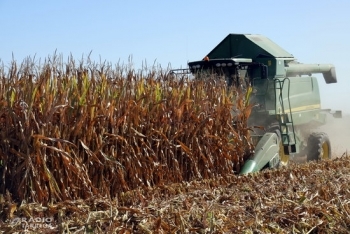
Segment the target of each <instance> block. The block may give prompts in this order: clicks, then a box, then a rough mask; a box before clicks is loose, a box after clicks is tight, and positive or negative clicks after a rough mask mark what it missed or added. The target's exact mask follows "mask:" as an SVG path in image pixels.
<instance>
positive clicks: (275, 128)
mask: <svg viewBox="0 0 350 234" xmlns="http://www.w3.org/2000/svg"><path fill="white" fill-rule="evenodd" d="M268 132H274V133H276V135H277V136H278V139H279V141H280V150H279V155H280V162H279V164H278V167H286V166H288V165H289V162H290V160H289V155H287V154H285V152H284V147H283V144H282V136H281V131H280V129H279V125H278V124H274V125H271V126H270V127H269V128H268Z"/></svg>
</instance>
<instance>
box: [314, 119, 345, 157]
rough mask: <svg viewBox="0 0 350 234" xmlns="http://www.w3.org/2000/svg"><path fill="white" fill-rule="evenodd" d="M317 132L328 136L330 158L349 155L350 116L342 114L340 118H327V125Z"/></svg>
mask: <svg viewBox="0 0 350 234" xmlns="http://www.w3.org/2000/svg"><path fill="white" fill-rule="evenodd" d="M319 130H320V131H322V132H325V133H327V134H328V136H329V139H330V141H331V147H332V158H336V157H340V156H342V155H344V154H347V155H350V115H349V114H347V115H345V114H343V117H342V118H334V117H333V116H332V115H329V116H327V124H326V125H324V126H321V127H319Z"/></svg>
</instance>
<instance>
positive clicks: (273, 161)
mask: <svg viewBox="0 0 350 234" xmlns="http://www.w3.org/2000/svg"><path fill="white" fill-rule="evenodd" d="M188 66H189V71H188V72H190V73H192V74H193V75H194V76H195V77H196V78H198V77H203V76H206V75H212V74H215V75H217V76H218V77H224V78H225V79H226V82H227V84H228V85H235V86H237V87H240V88H242V89H243V90H246V91H247V92H248V93H251V94H250V103H252V104H256V105H255V107H254V108H253V110H252V112H251V115H250V117H249V120H248V123H249V125H250V126H252V125H258V126H262V127H264V129H265V130H264V131H261V132H258V133H256V134H257V135H253V136H252V137H253V140H254V142H257V144H256V147H255V153H254V154H253V155H252V156H251V157H250V158H249V159H248V160H247V161H246V162H245V164H244V165H243V167H242V169H241V171H240V174H247V173H251V172H256V171H260V170H262V169H264V168H277V167H279V166H281V165H287V164H288V163H289V161H290V156H293V157H295V158H297V157H301V156H303V157H305V155H307V160H308V161H310V160H322V159H327V158H331V145H330V140H329V138H328V135H327V134H326V133H324V132H313V131H315V129H317V127H318V126H321V125H324V124H326V116H327V115H329V113H330V110H323V109H321V100H320V91H319V87H318V80H317V78H316V77H313V76H312V74H315V73H322V74H323V77H324V80H325V82H326V83H327V84H332V83H336V82H337V78H336V73H335V68H334V66H333V65H331V64H302V63H299V62H297V61H296V58H294V57H293V55H292V54H290V53H288V52H287V51H285V50H284V49H282V48H281V47H280V46H278V45H277V44H275V43H274V42H272V41H271V40H269V39H268V38H266V37H264V36H262V35H253V34H229V35H228V36H227V37H226V38H225V39H224V40H223V41H221V42H220V43H219V44H218V45H217V46H216V47H215V48H214V49H213V50H212V51H211V52H210V53H209V54H208V55H206V56H205V58H204V59H203V60H200V61H194V62H189V63H188ZM179 70H180V69H179ZM174 72H176V71H174ZM341 115H342V113H341V111H336V112H335V113H333V116H334V117H336V118H340V117H341ZM311 130H313V131H311Z"/></svg>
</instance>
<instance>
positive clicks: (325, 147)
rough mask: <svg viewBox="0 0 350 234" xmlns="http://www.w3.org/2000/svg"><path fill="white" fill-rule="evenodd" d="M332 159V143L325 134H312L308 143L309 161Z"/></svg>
mask: <svg viewBox="0 0 350 234" xmlns="http://www.w3.org/2000/svg"><path fill="white" fill-rule="evenodd" d="M331 157H332V150H331V143H330V141H329V137H328V135H327V134H326V133H324V132H314V133H311V134H310V136H309V139H308V141H307V161H319V160H322V159H330V158H331Z"/></svg>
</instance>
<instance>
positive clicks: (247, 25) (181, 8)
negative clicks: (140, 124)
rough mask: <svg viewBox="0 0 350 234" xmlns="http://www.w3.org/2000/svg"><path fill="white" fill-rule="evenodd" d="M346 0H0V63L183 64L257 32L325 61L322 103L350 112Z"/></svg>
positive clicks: (302, 56)
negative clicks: (333, 79) (332, 78)
mask: <svg viewBox="0 0 350 234" xmlns="http://www.w3.org/2000/svg"><path fill="white" fill-rule="evenodd" d="M349 9H350V1H348V0H337V1H329V0H328V1H326V0H318V1H316V0H309V1H305V0H293V1H275V0H265V1H261V0H244V1H237V0H222V1H220V0H216V1H209V0H200V1H199V0H198V1H195V0H193V1H190V0H186V1H184V0H177V1H161V0H159V1H156V0H148V1H141V0H134V1H105V0H99V1H97V0H95V1H90V0H85V1H82V0H70V1H68V0H60V1H47V0H45V1H39V0H31V1H24V0H22V1H19V0H0V22H1V36H0V62H1V63H3V64H4V65H5V67H6V66H8V65H9V64H10V62H11V61H12V59H13V58H14V60H16V61H17V62H18V63H21V62H22V61H23V59H24V58H26V57H28V56H30V57H32V58H33V57H35V58H36V59H37V60H39V59H40V60H41V61H43V60H44V59H45V58H47V57H48V56H52V55H53V54H54V52H55V51H56V53H57V54H59V55H62V56H63V58H68V57H69V56H70V55H72V56H73V58H74V59H75V60H77V61H80V60H81V59H82V58H86V57H87V55H88V54H90V53H91V55H90V58H91V59H92V60H93V61H95V62H99V61H107V62H110V63H112V64H118V63H119V64H128V63H129V61H130V60H131V61H132V63H133V65H134V67H135V68H136V69H138V68H141V67H142V66H143V65H145V64H147V66H148V67H151V66H152V65H157V66H160V67H162V68H164V69H167V68H186V67H187V62H189V61H194V60H201V59H202V58H203V57H204V56H205V55H206V54H207V53H209V52H210V51H211V50H212V49H213V48H214V47H215V46H216V45H217V44H218V43H219V42H220V41H221V40H222V39H224V38H225V37H226V36H227V35H228V34H229V33H248V34H262V35H264V36H266V37H268V38H270V39H271V40H272V41H274V42H275V43H277V44H278V45H280V46H281V47H282V48H284V49H285V50H286V51H288V52H289V53H291V54H293V55H294V57H296V58H297V59H298V61H299V62H302V63H327V64H328V63H331V64H334V65H335V67H336V73H337V77H338V83H337V84H326V83H325V82H324V80H323V78H322V76H318V77H319V78H320V81H319V86H320V90H321V101H322V107H323V108H331V109H333V110H342V111H343V112H344V113H350V105H349V101H350V91H349V88H350V75H349V73H350V69H349V68H350V63H349V61H350V59H349V56H350V14H349Z"/></svg>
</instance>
